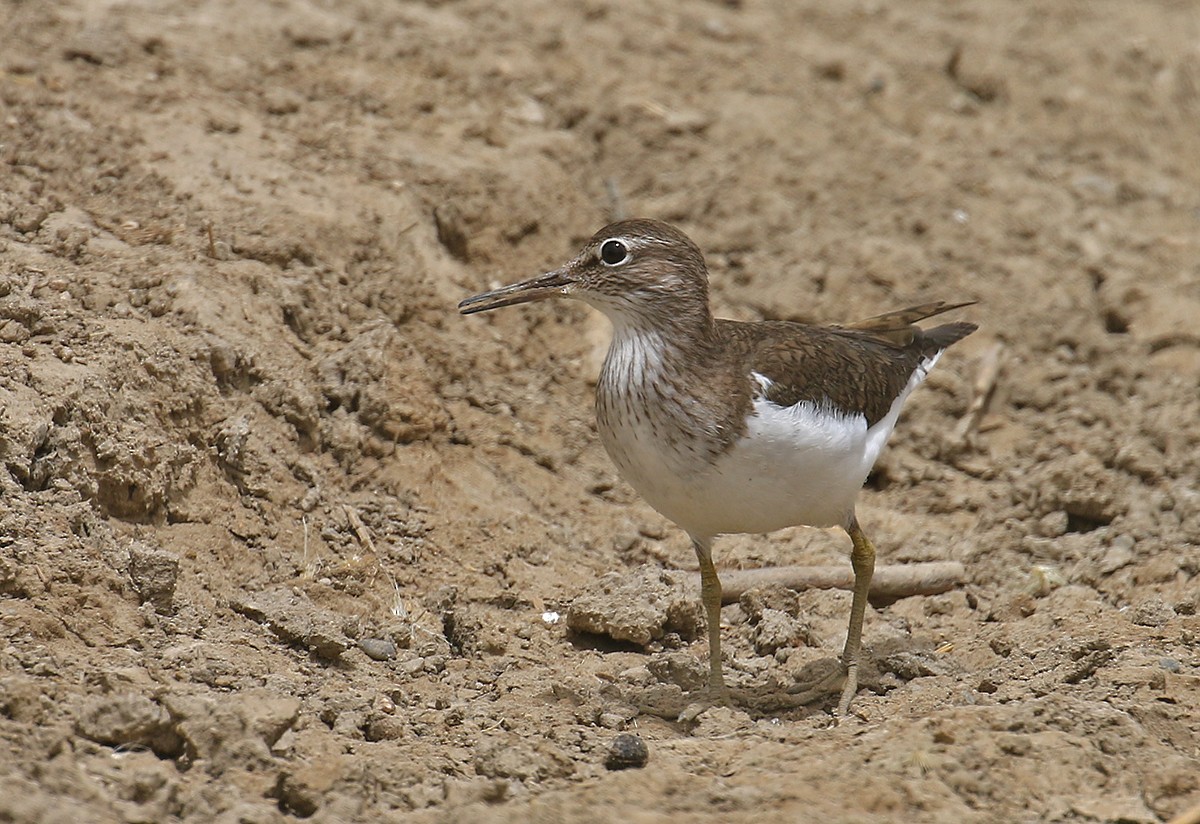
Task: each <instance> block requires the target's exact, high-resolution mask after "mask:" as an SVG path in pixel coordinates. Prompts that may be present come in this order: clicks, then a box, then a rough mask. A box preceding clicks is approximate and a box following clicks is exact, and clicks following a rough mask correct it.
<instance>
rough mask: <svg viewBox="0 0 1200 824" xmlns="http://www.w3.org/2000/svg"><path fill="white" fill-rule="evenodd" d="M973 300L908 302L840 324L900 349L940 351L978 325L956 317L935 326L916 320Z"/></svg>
mask: <svg viewBox="0 0 1200 824" xmlns="http://www.w3.org/2000/svg"><path fill="white" fill-rule="evenodd" d="M974 303H975V301H973V300H970V301H964V302H963V303H946V302H945V301H937V302H936V303H923V304H921V305H920V306H910V307H909V308H907V309H899V310H897V311H894V312H885V313H884V314H882V315H876V316H875V317H871V318H866V319H865V320H860V321H856V322H854V323H847V324H845V325H843V326H842V327H841V328H842V329H847V330H852V331H855V332H861V333H864V334H867V335H871V336H872V337H875V338H879V339H880V340H884V341H887V342H888V343H890V344H892V345H893V346H896V347H899V348H902V349H903V348H907V347H909V346H913V345H914V344H915V345H916V346H917V347H918V348H919V349H920V350H921V352H923V353H928V354H933V353H934V352H940V351H942V350H943V349H945V348H946V347H947V346H949V345H950V344H952V343H954V342H955V341H958V340H961V339H962V338H965V337H966V336H967V335H969V334H971V333H972V332H974V331H975V330H976V329H978V328H979V327H978V326H976V325H975V324H974V323H968V322H966V321H957V322H955V323H947V324H944V325H942V326H935V327H934V328H932V329H922V328H921V327H920V326H917V323H918V321H922V320H925V319H926V318H931V317H934V316H935V315H941V314H943V313H945V312H949V311H951V310H954V309H961V308H962V307H964V306H972V305H974Z"/></svg>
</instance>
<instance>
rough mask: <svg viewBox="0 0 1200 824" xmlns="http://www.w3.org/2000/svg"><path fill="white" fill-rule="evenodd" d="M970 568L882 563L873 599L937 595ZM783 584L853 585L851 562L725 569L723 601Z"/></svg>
mask: <svg viewBox="0 0 1200 824" xmlns="http://www.w3.org/2000/svg"><path fill="white" fill-rule="evenodd" d="M966 574H967V572H966V569H965V568H964V567H963V565H962V564H960V563H958V562H957V561H930V562H927V563H920V564H895V565H890V566H881V567H878V568H877V569H876V570H875V576H874V577H873V578H872V579H871V593H870V597H871V599H872V600H882V601H892V600H895V599H897V598H907V597H908V596H910V595H937V594H938V593H939V592H948V591H949V590H951V589H954V588H955V587H957V586H960V585H961V584H962V583H963V581H964V580H965V579H966ZM772 584H780V585H782V586H785V587H787V588H788V589H795V590H804V589H853V588H854V572H853V571H852V570H851V569H850V567H849V566H819V567H818V566H784V567H768V568H766V569H733V570H725V571H722V572H721V601H722V602H723V603H726V604H732V603H734V602H735V601H737V600H738V599H739V598H741V597H742V595H743V594H744V593H745V592H746V591H747V590H751V589H757V588H759V587H765V586H770V585H772Z"/></svg>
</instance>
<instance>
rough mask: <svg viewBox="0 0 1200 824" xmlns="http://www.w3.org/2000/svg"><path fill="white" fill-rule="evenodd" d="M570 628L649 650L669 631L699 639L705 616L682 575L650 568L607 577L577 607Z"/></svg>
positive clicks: (572, 611) (571, 613) (569, 613)
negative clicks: (655, 641) (650, 644)
mask: <svg viewBox="0 0 1200 824" xmlns="http://www.w3.org/2000/svg"><path fill="white" fill-rule="evenodd" d="M567 626H568V627H569V628H570V629H571V630H573V631H575V632H587V633H592V634H594V635H606V636H608V637H609V638H612V639H614V640H616V641H629V642H631V643H634V644H638V645H641V646H645V645H646V644H649V643H650V642H651V641H653V640H655V639H657V638H662V637H663V635H665V634H666V633H667V632H677V633H679V635H680V636H681V637H682V638H684V639H686V640H691V639H693V638H696V637H697V636H698V635H699V634H700V632H701V630H702V629H703V627H704V611H703V607H702V606H701V605H700V601H699V600H698V599H697V598H696V596H695V594H694V593H693V592H691V591H690V590H689V589H688V588H687V587H685V586H684V584H683V579H682V575H681V574H680V573H675V572H670V571H667V570H663V569H659V568H657V567H653V566H649V565H646V566H642V567H641V568H639V569H638V570H637V571H635V572H634V573H633V574H632V575H625V574H622V573H617V572H613V573H610V574H608V575H605V576H604V577H603V578H601V579H600V580H599V581H598V582H597V584H596V585H595V586H594V587H591V588H590V589H589V591H588V592H586V593H584V594H583V595H580V596H579V597H577V598H576V599H575V600H574V601H573V602H572V603H571V606H570V607H569V608H568V609H567Z"/></svg>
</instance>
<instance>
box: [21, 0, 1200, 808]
mask: <svg viewBox="0 0 1200 824" xmlns="http://www.w3.org/2000/svg"><path fill="white" fill-rule="evenodd" d="M616 214H638V215H646V216H652V217H657V218H661V219H666V220H669V221H673V222H676V223H678V224H679V225H680V226H681V227H682V228H683V229H684V230H685V231H687V232H688V233H689V234H691V235H692V236H693V237H694V238H695V239H696V241H697V242H698V243H699V244H700V245H701V247H702V248H704V249H705V250H706V252H707V254H708V258H709V263H710V266H711V269H712V280H713V293H714V301H715V303H716V305H717V307H718V309H719V312H720V314H723V315H726V316H732V317H738V318H746V319H748V318H761V317H774V318H793V319H806V320H819V321H827V322H833V321H838V320H849V319H855V318H859V317H864V316H867V315H871V314H875V313H878V312H882V311H885V310H888V309H892V308H896V307H898V306H902V305H908V304H911V303H915V302H920V301H924V300H935V299H945V300H960V299H976V300H978V301H979V305H978V306H977V307H973V308H971V309H969V310H965V311H964V313H963V314H964V316H966V317H969V318H970V319H972V320H975V321H977V322H978V323H979V324H980V325H981V330H980V331H979V332H978V333H976V334H975V335H973V336H972V337H971V338H969V339H968V340H967V341H965V342H963V343H962V344H961V345H959V346H957V347H955V349H954V350H952V352H951V353H950V354H948V355H947V356H946V357H945V358H943V360H942V363H941V364H940V365H939V367H938V370H937V372H936V373H935V374H934V375H933V376H932V377H931V379H930V381H929V382H928V384H927V385H926V386H925V387H924V388H923V389H922V390H921V391H920V392H919V393H918V394H917V395H915V396H914V397H913V399H912V400H911V402H910V403H909V406H908V409H907V411H906V414H905V417H904V418H903V419H902V423H901V426H900V428H899V429H898V431H897V432H896V435H895V437H894V438H893V440H892V445H891V447H890V448H889V451H888V452H887V454H886V455H885V457H884V458H883V459H882V460H881V463H880V465H879V467H878V469H877V471H876V473H875V474H874V475H873V477H872V479H871V480H870V482H869V483H868V489H867V491H866V492H865V493H864V495H863V498H862V503H861V507H860V516H861V518H862V520H863V523H864V526H865V527H866V528H867V529H868V530H869V532H870V533H871V534H873V535H874V536H875V538H876V542H877V544H878V546H879V549H880V553H881V562H883V563H904V562H914V561H938V560H953V561H961V562H963V563H964V564H965V565H966V570H967V580H966V582H965V583H964V585H963V586H962V587H960V588H958V589H956V590H954V591H952V592H949V593H946V594H942V595H936V596H930V597H915V598H904V599H901V600H899V601H896V602H895V603H893V604H890V605H887V606H880V607H879V608H877V609H873V610H871V611H870V612H869V615H868V625H867V631H866V644H867V647H868V650H867V655H868V659H869V663H870V669H871V670H872V673H871V674H870V675H869V677H868V678H867V683H866V687H865V688H864V690H863V691H862V693H861V694H860V695H859V698H858V700H857V703H856V708H857V711H858V716H856V717H855V718H852V719H849V720H848V721H846V722H845V723H843V724H841V725H839V726H837V727H831V725H830V723H829V722H830V716H829V709H830V704H831V702H830V701H829V700H826V701H824V702H821V701H818V702H816V703H815V704H812V705H809V706H803V707H792V706H788V704H787V703H786V702H785V701H784V700H783V697H784V696H785V695H786V692H785V690H786V688H787V687H788V686H790V685H792V684H793V683H795V682H796V681H797V680H798V679H802V678H804V677H805V676H806V675H807V674H810V673H812V672H813V671H814V670H815V669H819V668H820V667H821V666H826V665H828V664H829V663H831V662H832V660H833V658H834V657H835V655H836V653H837V651H838V649H839V646H840V643H841V640H842V638H843V637H844V635H843V633H844V631H845V630H844V626H843V624H844V620H845V614H846V610H847V604H848V599H847V596H846V595H845V594H844V593H841V592H826V591H819V592H805V593H801V594H800V595H799V596H795V595H790V594H788V593H786V592H779V591H767V592H758V593H752V594H751V596H748V598H747V599H743V601H742V603H740V604H737V605H732V606H729V607H727V608H726V610H725V612H724V615H723V623H724V624H725V628H724V632H725V638H726V643H727V644H728V650H727V653H728V655H727V669H728V672H729V673H730V677H731V679H732V680H733V681H734V682H735V683H736V684H737V685H738V686H739V687H740V688H742V689H743V690H744V691H745V692H746V693H747V694H752V695H755V696H758V697H757V698H753V699H749V698H748V699H746V700H745V701H743V702H741V703H736V704H735V705H734V706H732V707H709V708H705V707H696V706H689V702H688V696H687V690H688V689H689V688H690V687H691V686H693V685H694V683H695V680H696V676H697V673H698V672H699V671H700V670H699V667H701V666H702V662H703V658H704V654H705V649H704V643H703V641H694V640H692V638H691V636H692V635H694V634H695V629H696V626H695V625H694V621H693V622H691V623H689V621H688V620H675V622H674V623H672V622H671V621H667V622H665V625H664V622H663V620H661V618H654V617H653V616H651V617H648V618H646V619H645V620H644V622H643V624H642V630H644V632H645V633H646V637H647V638H648V640H646V642H645V643H632V642H628V641H626V642H617V641H613V640H606V639H604V638H600V637H594V636H588V635H583V634H572V633H571V632H570V631H569V630H568V629H567V627H566V622H565V621H564V620H559V621H558V622H552V621H549V620H546V619H545V618H544V617H543V616H544V614H548V613H560V614H562V615H565V614H567V613H568V611H569V608H570V606H571V604H572V602H573V601H574V600H575V599H577V598H578V597H580V596H583V595H595V594H596V593H598V592H600V591H601V587H602V585H601V584H600V583H599V582H600V581H601V579H602V576H604V575H605V574H610V573H613V574H616V575H617V576H618V578H617V579H616V584H615V585H612V586H609V585H608V584H607V583H606V584H604V586H609V588H610V589H611V590H612V591H613V593H614V594H613V596H612V597H613V609H614V611H615V610H618V609H630V608H632V607H636V605H637V604H636V600H637V598H638V597H639V596H638V592H640V591H642V587H641V586H634V587H629V586H622V582H624V584H628V582H630V581H634V582H638V581H640V582H643V584H644V586H645V587H646V588H649V590H652V591H653V592H658V591H659V590H658V589H655V587H660V588H662V589H663V591H665V592H666V593H668V595H669V594H670V593H679V592H684V591H685V590H684V587H685V586H686V585H687V584H688V582H689V580H690V578H691V577H692V575H691V573H690V571H691V570H694V559H693V558H692V557H691V551H690V548H689V546H688V544H687V541H686V539H685V538H684V536H683V535H681V534H680V533H679V531H678V530H677V529H675V528H674V527H672V526H671V525H670V524H669V523H667V522H665V521H664V520H663V519H662V518H660V517H659V516H658V515H657V514H655V513H654V512H653V511H652V510H650V509H649V508H648V507H646V506H645V505H644V504H643V503H641V502H640V501H639V500H637V498H636V496H635V495H634V494H633V493H632V491H631V490H630V489H629V488H628V487H626V486H625V485H623V484H622V483H621V481H620V480H619V479H618V478H617V477H616V475H615V472H614V470H613V469H612V467H611V465H610V464H609V462H608V460H607V458H606V456H605V455H604V454H603V452H602V450H601V449H600V447H599V445H598V442H597V438H596V433H595V428H594V423H593V418H592V411H591V386H592V384H593V383H594V379H595V374H596V369H597V365H598V358H599V355H598V353H600V352H602V349H603V346H604V345H605V334H606V331H605V328H604V323H603V321H602V320H599V319H597V318H595V317H593V316H591V315H589V314H588V312H587V311H586V310H585V309H583V308H582V307H578V306H547V305H543V306H536V307H530V308H525V309H520V310H509V311H506V312H502V313H497V314H496V315H495V316H494V317H493V316H484V317H475V318H462V317H459V316H458V315H457V313H456V312H455V309H454V304H455V303H456V301H457V300H458V299H459V298H461V297H463V296H464V295H466V294H468V293H471V292H474V291H479V290H481V289H483V288H487V286H488V285H490V284H495V283H502V282H507V281H511V280H516V279H518V278H522V277H526V276H529V275H532V274H536V273H537V272H540V271H542V270H544V269H545V268H547V267H550V266H553V265H557V264H558V263H559V262H561V260H563V259H564V258H565V257H566V256H568V255H569V254H571V253H573V251H574V249H575V247H576V245H577V244H578V242H579V241H580V240H581V239H583V238H586V237H587V236H589V235H590V234H591V233H592V232H593V231H595V230H596V229H597V228H598V227H599V226H601V225H603V224H604V223H605V222H606V221H607V220H608V219H610V218H611V217H612V216H614V215H616ZM1198 318H1200V13H1198V12H1197V10H1196V7H1195V5H1194V4H1192V3H1190V2H1179V1H1178V0H1175V2H1172V1H1171V0H1161V2H1146V3H1121V2H1061V3H1047V4H1028V3H1016V2H1001V0H967V2H962V3H953V4H945V3H940V2H934V0H917V2H910V3H904V4H888V3H880V2H871V0H866V1H865V2H835V3H823V2H803V3H792V2H783V1H782V0H780V2H770V1H769V0H740V1H739V0H729V1H728V2H703V1H702V0H687V1H686V2H666V1H665V0H652V2H649V3H615V2H604V0H588V1H587V2H584V3H579V4H559V3H552V2H542V1H541V0H514V1H513V2H507V3H491V2H484V0H462V1H461V2H427V3H415V2H397V1H396V0H350V2H338V3H335V2H331V1H328V0H275V2H264V3H239V2H233V0H223V1H222V0H212V1H211V2H199V3H191V2H186V3H185V2H182V0H162V1H161V2H158V1H157V0H156V2H149V0H139V1H136V2H104V1H103V0H94V2H84V0H67V2H61V3H43V2H34V0H2V2H0V821H21V822H32V821H38V822H81V821H87V822H109V821H115V822H160V821H186V822H230V823H232V822H243V824H267V823H268V822H283V821H291V820H296V819H301V818H307V819H308V820H311V821H315V822H352V821H372V822H376V821H417V822H430V823H432V822H457V821H495V822H514V823H515V822H529V821H536V822H609V821H617V820H623V821H630V822H649V821H660V820H667V819H668V817H670V818H673V819H676V820H679V819H686V820H689V821H701V822H703V821H713V822H715V821H722V822H750V821H754V822H766V821H788V822H795V821H815V820H825V821H838V822H841V821H864V822H865V821H871V822H877V821H905V822H911V821H922V822H1026V821H1028V822H1035V821H1037V822H1041V821H1050V822H1087V821H1095V822H1157V821H1165V820H1167V819H1169V818H1170V817H1171V816H1174V815H1177V814H1179V813H1181V812H1182V811H1184V810H1186V809H1188V808H1189V807H1191V806H1192V805H1195V804H1198V803H1200V648H1198V646H1197V637H1198V635H1200V617H1197V615H1196V608H1197V601H1198V599H1200V586H1198V585H1197V574H1198V573H1200V483H1198V481H1197V479H1198V478H1200V425H1198V424H1200V400H1198V398H1200V332H1198V331H1197V329H1198V328H1200V325H1198V324H1197V319H1198ZM996 344H1001V345H1002V346H1003V356H1002V357H1003V361H1002V367H1001V370H1000V374H999V381H998V384H997V386H996V391H995V395H994V397H993V398H992V402H991V405H990V407H989V408H988V411H987V414H986V415H985V416H984V418H983V420H982V425H981V427H980V431H979V433H978V436H977V437H976V438H975V439H974V440H973V441H972V442H970V443H967V444H965V445H964V444H961V443H959V442H957V441H956V440H955V438H954V437H953V431H954V428H955V427H956V426H957V424H958V422H959V420H960V419H961V418H962V416H963V414H964V413H965V412H966V410H967V407H968V404H969V403H970V400H971V391H972V384H973V383H974V381H975V378H976V375H977V373H978V371H979V369H980V365H981V363H983V362H984V360H985V358H986V356H987V353H988V352H989V351H991V350H992V348H993V347H994V346H995V345H996ZM846 543H847V542H846V540H845V538H844V536H839V535H836V534H830V533H825V532H813V531H806V530H799V529H797V530H789V531H785V532H781V533H777V534H774V535H771V536H766V537H756V536H739V537H730V538H727V539H724V540H722V541H721V542H720V543H719V545H718V555H719V560H720V565H721V566H722V567H724V568H726V569H733V568H755V567H763V566H769V565H775V564H783V563H799V564H830V563H837V564H845V563H847V561H846V554H847V546H846ZM660 570H665V571H662V572H660ZM631 592H632V594H630V593H631ZM623 593H624V594H623ZM647 597H648V596H647ZM631 599H632V600H631ZM688 603H690V602H689V601H688V600H687V599H686V598H684V599H683V600H682V606H681V607H679V608H678V609H676V610H675V612H676V613H677V614H676V615H675V618H676V619H678V618H679V617H680V615H679V614H683V617H684V618H686V615H687V604H688ZM651 612H652V611H651ZM656 634H657V635H658V636H659V637H653V636H654V635H656ZM681 709H682V710H684V713H683V716H682V718H681V716H680V710H681ZM621 734H632V735H636V736H638V737H639V738H640V740H641V741H642V742H643V743H644V744H645V746H646V748H647V751H648V753H649V761H648V763H647V764H646V765H645V766H644V767H643V768H640V769H637V768H634V769H625V770H612V769H609V766H618V764H616V763H614V762H613V761H612V760H611V759H610V748H611V747H612V746H613V744H614V741H615V740H616V739H617V737H618V735H621ZM623 742H624V744H625V745H628V739H623ZM635 755H636V753H635ZM632 760H634V761H636V758H634V759H632ZM606 764H607V765H608V766H606Z"/></svg>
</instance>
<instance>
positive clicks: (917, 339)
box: [717, 303, 976, 426]
mask: <svg viewBox="0 0 1200 824" xmlns="http://www.w3.org/2000/svg"><path fill="white" fill-rule="evenodd" d="M959 305H965V304H959ZM955 308H958V305H948V304H944V303H931V304H926V305H924V306H917V307H913V308H911V309H904V310H901V311H898V312H890V313H888V314H886V315H880V316H878V317H875V318H870V319H868V320H864V321H859V322H858V323H855V324H850V325H847V326H841V327H838V326H808V325H804V324H798V323H790V322H786V321H773V322H767V323H757V324H745V323H737V322H735V321H718V322H717V332H718V334H719V335H721V336H722V337H724V338H726V340H727V341H728V342H729V351H730V352H731V356H732V357H734V358H736V359H737V360H738V361H740V365H741V366H742V368H743V370H745V371H746V372H757V373H758V374H760V375H763V376H764V377H766V378H767V379H768V380H770V381H771V386H770V387H769V388H768V389H767V390H766V391H765V396H766V398H767V399H768V400H770V401H772V402H774V403H777V404H779V405H780V406H793V405H795V404H797V403H799V402H801V401H808V402H811V403H814V404H818V405H828V406H831V407H833V408H836V409H839V410H843V411H851V412H852V411H861V412H862V413H863V414H865V415H866V418H867V425H868V426H870V425H873V424H874V423H876V422H877V421H879V420H880V419H882V418H883V417H884V416H886V415H887V413H888V410H889V409H891V406H892V402H893V401H894V400H895V399H896V398H897V397H898V396H899V395H900V393H901V392H902V391H903V390H904V387H905V386H906V385H907V384H908V381H909V379H910V378H911V377H912V374H913V372H914V371H916V369H917V367H918V366H920V365H921V363H922V362H923V361H924V360H925V359H926V358H929V357H931V356H933V355H935V354H937V353H938V352H940V351H941V350H943V349H945V348H946V347H947V346H949V345H950V344H952V343H954V342H955V341H957V340H959V339H961V338H963V337H965V336H967V335H969V334H970V333H971V332H973V331H975V329H976V326H975V325H974V324H971V323H962V322H960V323H951V324H946V325H944V326H938V327H935V328H933V329H930V330H923V329H921V328H920V327H918V326H916V325H915V322H916V321H918V320H922V319H924V318H927V317H930V316H932V315H937V314H940V313H942V312H947V311H950V310H951V309H955Z"/></svg>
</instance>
